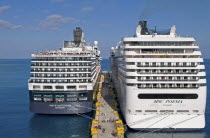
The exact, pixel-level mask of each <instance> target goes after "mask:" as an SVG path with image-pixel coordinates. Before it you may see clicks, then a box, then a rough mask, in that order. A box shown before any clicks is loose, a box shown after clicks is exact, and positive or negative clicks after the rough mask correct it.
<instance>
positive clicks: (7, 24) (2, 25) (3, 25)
mask: <svg viewBox="0 0 210 138" xmlns="http://www.w3.org/2000/svg"><path fill="white" fill-rule="evenodd" d="M0 29H8V30H20V29H23V26H21V25H14V24H12V23H10V22H7V21H4V20H0Z"/></svg>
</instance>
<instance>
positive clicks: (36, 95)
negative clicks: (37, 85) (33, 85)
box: [34, 93, 42, 97]
mask: <svg viewBox="0 0 210 138" xmlns="http://www.w3.org/2000/svg"><path fill="white" fill-rule="evenodd" d="M34 97H42V94H36V93H35V94H34Z"/></svg>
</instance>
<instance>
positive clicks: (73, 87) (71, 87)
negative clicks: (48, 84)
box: [67, 86, 76, 90]
mask: <svg viewBox="0 0 210 138" xmlns="http://www.w3.org/2000/svg"><path fill="white" fill-rule="evenodd" d="M67 89H71V90H76V86H67Z"/></svg>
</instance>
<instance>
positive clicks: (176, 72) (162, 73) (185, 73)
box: [137, 72, 198, 74]
mask: <svg viewBox="0 0 210 138" xmlns="http://www.w3.org/2000/svg"><path fill="white" fill-rule="evenodd" d="M137 73H138V74H197V73H198V72H137Z"/></svg>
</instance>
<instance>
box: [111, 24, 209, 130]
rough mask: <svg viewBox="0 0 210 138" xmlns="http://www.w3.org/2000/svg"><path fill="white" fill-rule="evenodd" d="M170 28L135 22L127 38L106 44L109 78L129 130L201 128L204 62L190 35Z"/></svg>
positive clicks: (204, 104) (203, 123)
mask: <svg viewBox="0 0 210 138" xmlns="http://www.w3.org/2000/svg"><path fill="white" fill-rule="evenodd" d="M175 30H176V27H175V26H172V27H171V28H170V29H168V30H165V31H158V30H157V29H153V30H151V29H148V28H147V22H146V21H140V22H139V25H138V27H137V28H136V34H135V35H134V36H133V37H124V38H122V39H121V41H120V42H119V44H118V45H117V46H116V48H114V47H112V48H111V57H110V60H111V61H110V62H111V77H112V80H113V83H114V87H115V89H116V91H117V94H118V99H119V103H120V108H121V111H122V113H123V116H124V118H125V121H126V124H127V125H128V126H129V127H130V128H132V129H138V130H151V129H157V130H161V129H164V130H165V129H176V130H187V129H189V130H193V129H202V128H204V127H205V108H206V93H207V90H206V79H205V76H206V73H205V71H204V69H205V66H204V63H203V62H204V60H203V58H201V55H202V54H201V52H200V51H199V50H198V49H199V46H198V45H197V44H194V42H195V39H194V38H193V37H180V36H178V35H177V34H176V33H175Z"/></svg>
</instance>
